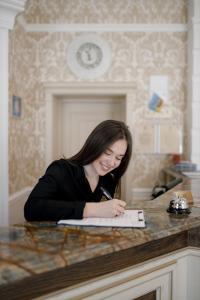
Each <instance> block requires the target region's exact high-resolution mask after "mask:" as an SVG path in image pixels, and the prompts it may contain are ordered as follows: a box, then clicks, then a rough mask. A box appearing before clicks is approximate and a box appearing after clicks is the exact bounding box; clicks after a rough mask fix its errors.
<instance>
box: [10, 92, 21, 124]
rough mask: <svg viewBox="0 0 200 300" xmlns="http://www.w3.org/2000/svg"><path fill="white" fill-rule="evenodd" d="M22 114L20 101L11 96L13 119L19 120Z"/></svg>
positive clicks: (16, 97)
mask: <svg viewBox="0 0 200 300" xmlns="http://www.w3.org/2000/svg"><path fill="white" fill-rule="evenodd" d="M21 113H22V99H21V98H20V97H18V96H15V95H13V98H12V115H13V117H17V118H20V117H21Z"/></svg>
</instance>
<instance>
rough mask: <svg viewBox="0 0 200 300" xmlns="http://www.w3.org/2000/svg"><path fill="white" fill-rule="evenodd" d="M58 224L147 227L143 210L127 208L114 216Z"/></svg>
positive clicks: (65, 221) (59, 223) (62, 221)
mask: <svg viewBox="0 0 200 300" xmlns="http://www.w3.org/2000/svg"><path fill="white" fill-rule="evenodd" d="M57 224H58V225H78V226H108V227H141V228H142V227H145V219H144V212H143V210H135V209H134V210H125V212H124V214H123V215H121V216H118V217H114V218H84V219H82V220H72V219H69V220H60V221H59V222H58V223H57Z"/></svg>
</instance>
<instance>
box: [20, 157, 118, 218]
mask: <svg viewBox="0 0 200 300" xmlns="http://www.w3.org/2000/svg"><path fill="white" fill-rule="evenodd" d="M116 184H117V183H116V180H115V179H114V178H113V176H112V174H110V173H108V174H106V175H105V176H101V177H100V178H99V182H98V185H97V187H96V189H95V190H94V192H92V190H91V188H90V185H89V182H88V180H87V178H86V177H85V173H84V169H83V166H79V165H77V164H76V163H74V162H70V161H68V160H65V159H60V160H57V161H54V162H53V163H52V164H51V165H50V166H49V167H48V168H47V170H46V172H45V174H44V176H42V177H41V178H40V179H39V181H38V183H37V184H36V186H35V187H34V189H33V190H32V192H31V194H30V195H29V197H28V200H27V201H26V203H25V206H24V216H25V219H26V220H27V221H58V220H60V219H69V218H71V219H81V218H82V217H83V210H84V207H85V204H86V202H99V201H100V200H101V198H102V192H101V190H100V186H103V187H104V188H106V189H107V190H108V191H109V193H110V194H111V196H112V197H113V195H114V192H115V187H116Z"/></svg>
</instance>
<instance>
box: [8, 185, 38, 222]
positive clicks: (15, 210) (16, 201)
mask: <svg viewBox="0 0 200 300" xmlns="http://www.w3.org/2000/svg"><path fill="white" fill-rule="evenodd" d="M32 188H33V187H29V186H28V187H26V188H24V189H23V190H21V191H18V192H17V193H14V194H12V195H10V197H9V225H13V224H19V223H23V221H25V219H24V204H25V202H26V200H27V198H28V196H29V194H30V192H31V190H32Z"/></svg>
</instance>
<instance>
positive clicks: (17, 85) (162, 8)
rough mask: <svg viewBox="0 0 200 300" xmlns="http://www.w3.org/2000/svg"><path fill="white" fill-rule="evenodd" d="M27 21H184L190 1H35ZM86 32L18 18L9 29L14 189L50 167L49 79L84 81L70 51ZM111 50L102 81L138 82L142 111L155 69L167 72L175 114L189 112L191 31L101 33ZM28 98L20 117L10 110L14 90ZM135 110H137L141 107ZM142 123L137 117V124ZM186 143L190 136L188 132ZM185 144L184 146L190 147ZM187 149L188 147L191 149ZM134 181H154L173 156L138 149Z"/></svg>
mask: <svg viewBox="0 0 200 300" xmlns="http://www.w3.org/2000/svg"><path fill="white" fill-rule="evenodd" d="M24 18H25V20H26V22H28V23H66V24H67V23H68V24H69V23H90V22H91V23H154V24H155V23H171V24H173V23H186V21H187V7H186V1H185V0H166V1H162V0H148V1H142V0H123V1H120V0H116V1H111V0H101V1H97V0H96V1H95V0H84V1H82V0H66V1H65V0H29V1H27V5H26V10H25V12H24ZM80 34H81V33H80V32H26V31H25V29H24V28H23V27H22V26H21V25H20V22H19V21H18V19H17V20H16V23H15V26H14V30H13V31H12V32H11V33H10V57H9V59H10V71H9V79H10V120H9V121H10V126H9V147H10V148H9V176H10V194H13V193H16V192H18V191H20V190H22V189H23V188H25V187H27V186H33V185H34V184H35V182H36V181H37V179H38V177H39V176H41V175H42V174H43V172H44V169H45V98H44V83H45V82H68V83H69V82H75V81H81V79H79V78H77V77H76V76H75V75H74V74H73V73H72V72H71V71H70V69H69V67H68V66H67V63H66V52H67V48H68V45H69V43H70V42H71V41H72V40H73V38H74V37H75V36H78V35H80ZM97 34H99V35H100V36H101V37H102V38H103V39H105V40H106V41H107V42H108V43H109V45H110V47H111V50H112V57H113V59H112V64H111V66H110V68H109V70H108V71H107V72H106V73H105V74H104V75H103V76H101V77H100V78H98V79H95V80H93V81H100V82H132V83H133V85H134V86H136V87H137V88H136V91H135V92H136V97H135V98H136V99H137V101H135V103H134V105H133V107H134V110H135V112H138V115H139V112H141V111H142V110H143V108H144V107H146V105H147V99H148V97H149V78H150V76H151V75H162V74H163V75H167V76H168V77H169V94H170V99H169V105H171V107H173V117H175V118H176V116H178V117H180V116H183V119H184V116H185V114H186V71H187V62H186V54H187V33H186V32H102V33H97ZM12 95H17V96H20V97H21V98H22V115H21V118H16V117H13V116H12V101H11V96H12ZM135 112H134V113H135ZM136 125H137V124H136ZM185 146H187V137H186V136H185ZM184 149H186V147H185V148H184ZM185 151H186V150H185ZM133 159H134V171H133V178H132V182H133V185H132V187H130V188H134V187H135V188H149V187H153V185H154V184H155V182H156V180H157V178H158V174H159V171H160V169H161V168H162V167H163V166H165V165H167V164H169V157H168V156H167V155H156V154H149V155H147V154H139V153H134V156H133Z"/></svg>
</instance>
